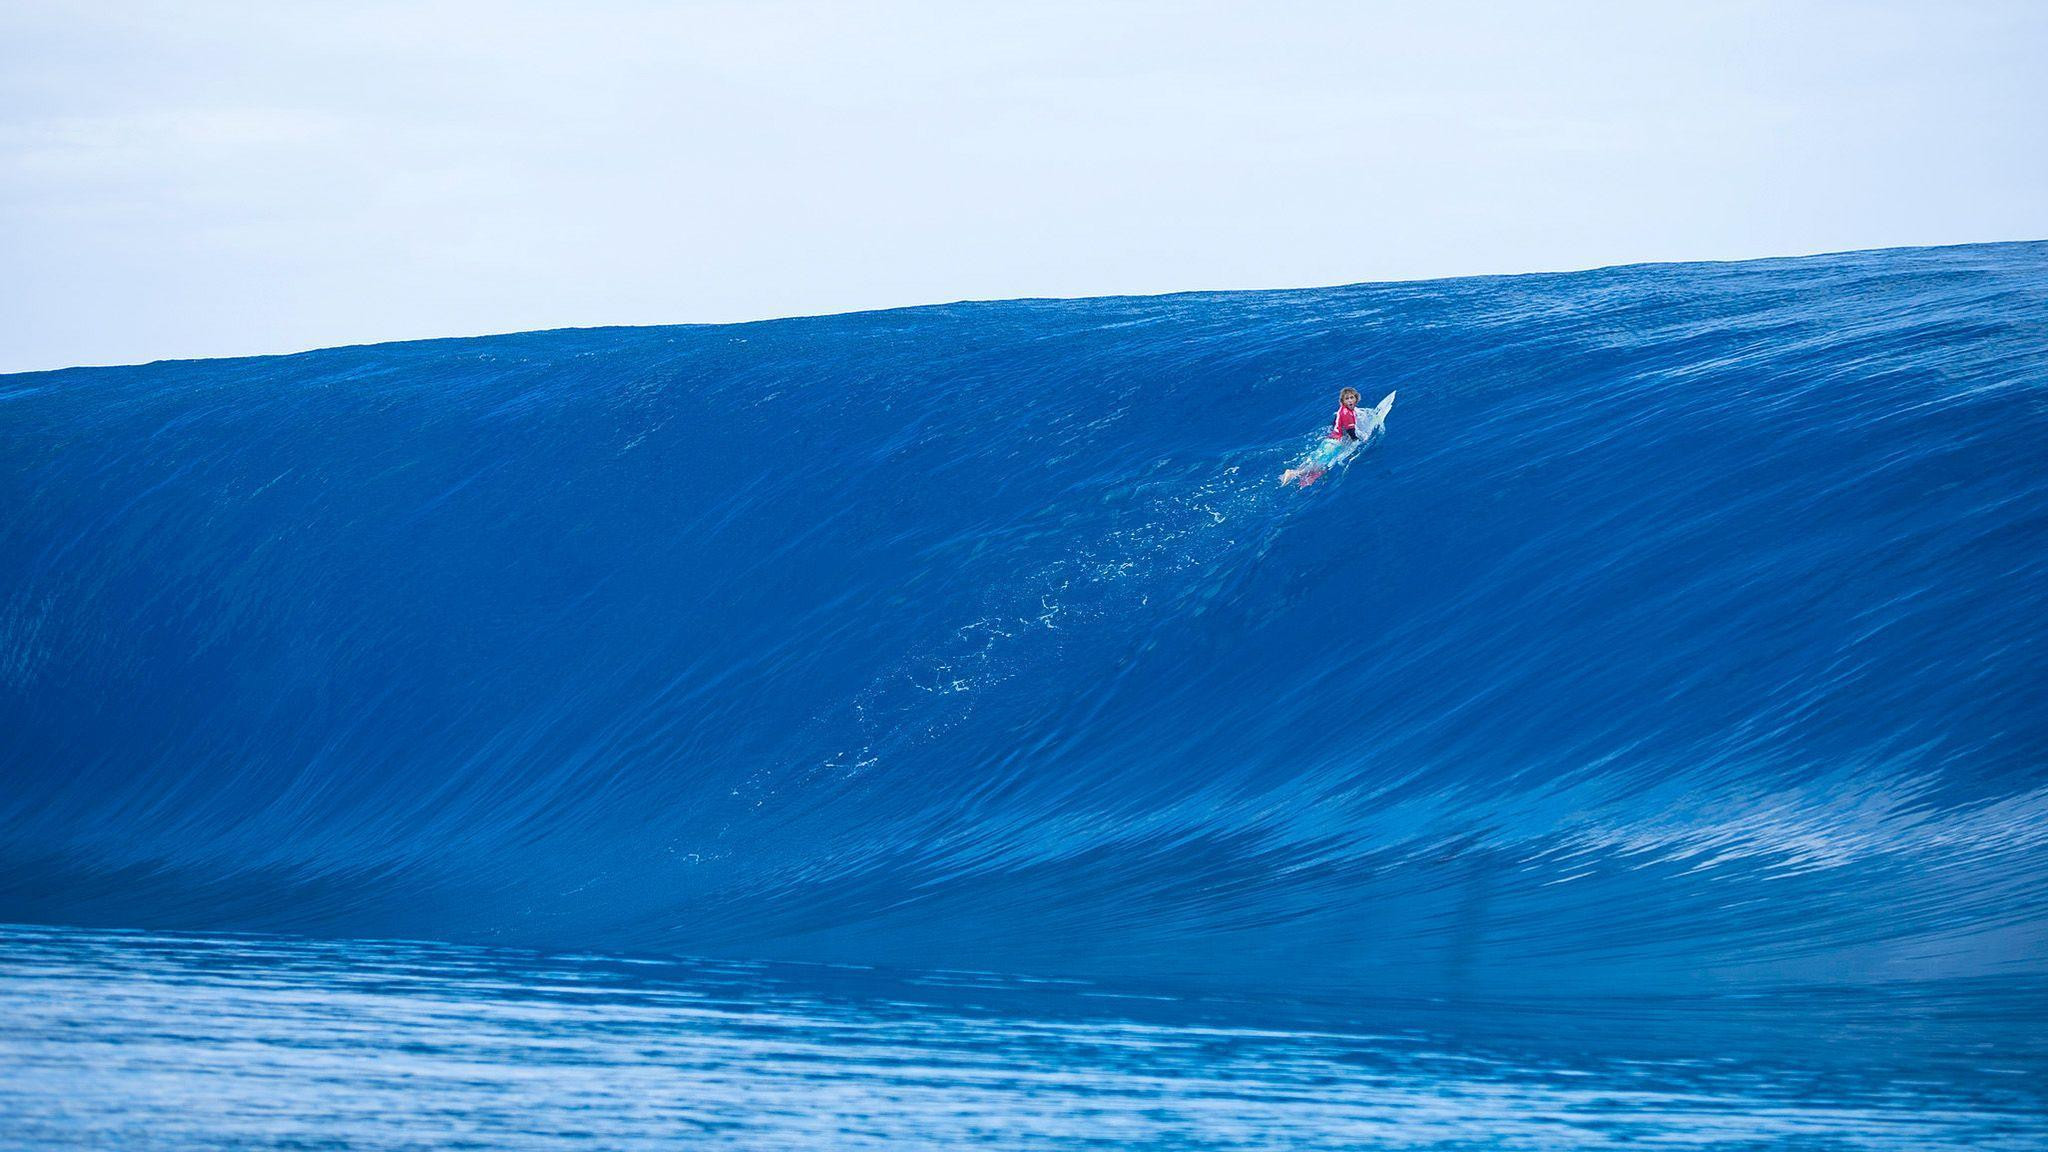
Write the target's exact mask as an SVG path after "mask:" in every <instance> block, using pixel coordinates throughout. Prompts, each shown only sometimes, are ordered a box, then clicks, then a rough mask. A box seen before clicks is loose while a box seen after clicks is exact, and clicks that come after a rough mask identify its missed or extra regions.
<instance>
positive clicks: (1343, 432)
mask: <svg viewBox="0 0 2048 1152" xmlns="http://www.w3.org/2000/svg"><path fill="white" fill-rule="evenodd" d="M1368 431H1369V429H1368ZM1363 438H1364V437H1363V436H1362V435H1361V434H1360V432H1359V431H1358V389H1356V388H1346V389H1344V390H1343V391H1342V392H1339V393H1337V419H1336V420H1335V422H1333V423H1332V424H1331V425H1330V434H1329V436H1328V437H1326V439H1330V440H1335V441H1338V442H1339V444H1340V445H1341V444H1342V442H1343V441H1345V440H1361V439H1363ZM1326 455H1329V456H1334V453H1329V452H1324V451H1318V452H1316V453H1314V454H1312V455H1311V456H1310V457H1309V458H1308V459H1307V460H1304V461H1302V466H1301V467H1299V468H1289V469H1288V470H1287V471H1285V472H1282V473H1281V474H1280V482H1281V483H1282V484H1292V483H1294V481H1295V480H1296V479H1300V480H1301V481H1302V486H1303V487H1306V486H1307V485H1308V484H1309V483H1310V482H1312V481H1313V480H1315V478H1316V477H1317V476H1321V475H1322V474H1323V471H1324V469H1325V467H1327V465H1326V464H1323V463H1321V461H1322V458H1323V457H1324V456H1326Z"/></svg>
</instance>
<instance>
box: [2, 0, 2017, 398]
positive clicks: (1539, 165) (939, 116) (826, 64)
mask: <svg viewBox="0 0 2048 1152" xmlns="http://www.w3.org/2000/svg"><path fill="white" fill-rule="evenodd" d="M2044 237H2048V3H2031V2H2026V0H2020V2H2013V3H1995V2H1983V3H1970V2H1960V3H1959V2H1936V0H1928V2H1925V3H1882V2H1875V0H1873V2H1870V3H1796V2H1794V3H1785V2H1775V3H1773V2H1762V0H1759V2H1755V3H1732V2H1731V3H1719V4H1715V3H1700V4H1676V3H1673V4H1665V3H1591V2H1582V3H1506V2H1502V3H1442V2H1432V3H1417V2H1403V3H1386V4H1372V3H1327V4H1317V3H1294V4H1289V3H1284V2H1262V3H1253V2H1245V3H1127V4H1118V3H1113V2H1100V3H1078V4H1064V3H1043V2H1040V3H1017V4H997V3H974V2H956V3H879V2H877V3H859V2H843V3H812V2H802V0H792V2H788V3H776V2H758V3H738V2H735V3H651V2H649V3H631V2H621V3H603V2H584V3H576V4H569V3H562V4H531V3H521V2H517V0H511V2H501V0H492V2H466V3H431V2H428V3H372V2H362V3H340V2H334V3H306V4H286V3H276V4H263V3H254V4H252V3H233V4H227V3H206V2H179V3H162V4H150V3H104V4H85V3H76V2H52V3H42V2H22V0H0V371H14V370H22V369H31V368H49V367H57V366H62V365H71V364H109V363H129V362H136V361H143V360H152V359H159V358H167V357H189V356H219V355H235V354H244V353H259V352H283V351H293V350H298V349H303V348H312V347H321V346H327V345H334V344H344V343H362V342H368V341H378V340H392V339H402V338H409V337H419V336H453V335H470V334H476V333H484V332H505V331H519V330H524V329H533V328H555V327H566V326H580V325H598V324H660V323H680V322H697V321H725V320H741V319H755V318H760V317H767V316H786V315H802V314H811V313H821V312H837V311H846V310H851V309H862V308H877V307H889V306H894V305H901V304H920V303H934V302H940V301H950V300H958V299H988V298H1004V297H1015V296H1091V295H1102V294H1112V293H1150V292H1167V291H1178V290H1183V289H1200V288H1263V287H1291V286H1306V285H1320V284H1340V283H1351V282H1355V281H1361V280H1387V279H1411V278H1417V277H1433V276H1455V275H1465V274H1471V273H1489V272H1521V271H1537V270H1551V269H1566V268H1585V267H1594V266H1599V265H1605V264H1615V263H1624V262H1633V261H1642V260H1686V259H1740V258H1746V257H1753V256H1770V255H1790V254H1796V253H1809V252H1825V251H1837V250H1842V249H1850V248H1870V247H1882V246H1890V245H1908V244H1946V243H1960V242H1968V241H1985V240H2021V239H2041V238H2044Z"/></svg>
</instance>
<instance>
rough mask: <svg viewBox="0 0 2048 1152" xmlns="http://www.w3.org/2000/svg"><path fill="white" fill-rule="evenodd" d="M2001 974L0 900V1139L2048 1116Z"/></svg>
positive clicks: (912, 1140)
mask: <svg viewBox="0 0 2048 1152" xmlns="http://www.w3.org/2000/svg"><path fill="white" fill-rule="evenodd" d="M1986 991H1987V990H1985V989H1982V988H1975V987H1955V988H1947V989H1940V990H1931V989H1894V990H1890V991H1888V992H1883V993H1865V994H1860V995H1856V996H1841V995H1839V994H1837V995H1833V996H1814V995H1811V994H1806V995H1791V994H1786V995H1781V996H1778V997H1773V998H1770V999H1767V1000H1755V999H1749V1000H1743V999H1736V1000H1717V1001H1695V1002H1671V1001H1663V1002H1651V1001H1630V1000H1599V1001H1579V1002H1576V1003H1574V1004H1573V1005H1571V1006H1570V1007H1569V1010H1568V1011H1560V1010H1559V1006H1557V1005H1521V1006H1509V1005H1487V1006H1465V1007H1462V1008H1454V1007H1449V1006H1444V1005H1427V1004H1424V1005H1417V1004H1407V1005H1401V1004H1380V1005H1373V1004H1368V1003H1348V1004H1345V1005H1342V1006H1341V1011H1339V1010H1337V1006H1332V1005H1327V1004H1325V1005H1319V1006H1304V1005H1282V1004H1274V1003H1247V1002H1229V1001H1217V1000H1213V999H1212V1000H1181V999H1153V998H1136V999H1134V998H1131V997H1129V996H1123V995H1117V994H1113V993H1110V992H1108V991H1106V990H1103V989H1100V988H1094V987H1090V986H1087V985H1076V984H1062V985H1057V986H1053V985H1046V984H1044V983H1043V982H1037V983H1033V982H1026V981H1017V980H1014V979H1006V978H1003V977H997V976H989V975H977V974H966V973H953V974H937V975H922V976H906V975H901V974H896V975H890V974H884V973H879V972H873V971H859V970H849V969H822V968H816V967H809V966H766V965H752V964H737V963H729V962H726V963H715V962H695V963H683V962H652V961H645V960H606V959H601V958H594V957H584V958H539V957H534V956H531V955H519V954H510V953H502V952H493V951H489V950H484V949H474V948H450V947H445V946H430V945H412V944H374V943H362V942H343V943H314V942H304V941H288V940H276V939H253V938H246V937H240V938H235V937H229V938H220V937H165V936H154V935H147V934H141V933H94V932H84V931H77V930H51V929H30V928H10V929H5V930H0V1146H5V1147H10V1148H24V1149H26V1148H38V1149H42V1148H80V1147H83V1148H136V1149H156V1148H164V1149H171V1148H193V1149H200V1148H204V1149H221V1148H364V1149H373V1148H375V1149H382V1148H461V1147H483V1148H568V1147H587V1148H671V1147H726V1148H870V1147H871V1148H957V1147H976V1146H990V1147H1004V1148H1048V1149H1051V1148H1121V1147H1162V1148H1332V1149H1334V1148H1346V1149H1359V1148H1463V1147H1488V1148H1608V1147H1613V1148H1622V1147H1631V1148H1635V1147H1684V1148H1744V1147H1755V1146H1791V1147H1800V1148H1873V1149H1875V1148H1883V1149H1938V1148H1957V1149H1961V1148H1987V1149H2030V1148H2038V1147H2041V1146H2042V1141H2044V1140H2048V1116H2044V1114H2043V1104H2044V1098H2043V1094H2044V1085H2048V1079H2044V1076H2048V1050H2044V1046H2043V1044H2042V1041H2041V1037H2040V1033H2039V1030H2038V1029H2037V1028H2036V1027H2034V1026H2033V1024H2034V1023H2035V1021H2025V1020H2019V1019H2014V1018H2011V1017H2006V1016H2001V1015H1999V1014H1997V1012H1996V1011H1994V1012H1993V1014H1991V1015H1989V1016H1984V1015H1981V1014H1980V1013H1982V1012H1983V1011H1984V1010H1985V1009H1986V1008H1987V1007H1993V1008H1996V1007H1997V1006H1998V1005H2000V1004H2003V1005H2004V1006H2006V1007H2011V1006H2014V1005H2016V1004H2020V1003H2022V1002H2024V1003H2026V1004H2029V1005H2032V1006H2033V1007H2034V1008H2036V1009H2038V1008H2040V1007H2041V1006H2042V1005H2043V1004H2044V1000H2043V998H2042V997H2041V995H2040V994H2039V993H2040V990H2039V989H2035V990H2032V991H2030V992H2027V993H2026V994H2025V995H2021V994H2020V993H2019V991H2018V990H2016V989H2011V988H2008V989H2004V990H2003V994H2002V995H2000V996H1997V997H1991V998H1987V997H1986V996H1985V993H1986ZM1313 1018H1320V1019H1321V1020H1322V1024H1321V1026H1312V1025H1310V1024H1309V1023H1307V1021H1308V1020H1310V1019H1313ZM1702 1042H1705V1043H1706V1044H1707V1046H1706V1047H1704V1048H1696V1047H1695V1046H1697V1045H1699V1044H1701V1043H1702Z"/></svg>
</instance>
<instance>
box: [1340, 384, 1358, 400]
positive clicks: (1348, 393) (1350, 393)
mask: <svg viewBox="0 0 2048 1152" xmlns="http://www.w3.org/2000/svg"><path fill="white" fill-rule="evenodd" d="M1346 400H1349V401H1351V402H1352V403H1353V404H1356V403H1358V389H1356V388H1346V389H1345V390H1343V391H1342V392H1339V393H1337V403H1339V404H1342V403H1343V402H1345V401H1346Z"/></svg>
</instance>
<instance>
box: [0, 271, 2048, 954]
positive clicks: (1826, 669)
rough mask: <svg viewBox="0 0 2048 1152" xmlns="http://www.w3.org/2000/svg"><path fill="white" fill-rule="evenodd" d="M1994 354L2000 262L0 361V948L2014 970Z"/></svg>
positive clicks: (2033, 618) (2004, 295) (2034, 434)
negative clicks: (1373, 430)
mask: <svg viewBox="0 0 2048 1152" xmlns="http://www.w3.org/2000/svg"><path fill="white" fill-rule="evenodd" d="M2044 314H2048V244H2040V243H2028V244H2011V245H1988V246H1973V247H1964V248H1949V249H1924V250H1898V251H1886V252H1870V253H1851V254H1845V255H1841V256H1831V257H1818V258H1811V259H1800V260H1783V261H1759V262H1752V263H1742V264H1725V265H1670V266H1649V267H1634V268H1619V269H1609V270H1603V271H1598V272H1588V273H1574V274H1567V275H1554V276H1553V275H1545V276H1525V277H1494V278H1482V279H1472V280H1452V281H1438V282H1431V283H1421V284H1394V285H1360V286H1355V287H1349V288H1338V289H1324V290H1314V291H1299V292H1257V293H1222V294H1198V295H1186V296H1173V297H1158V298H1145V299H1109V300H1092V301H1063V302H1054V301H1018V302H1010V303H1000V304H975V305H952V306H945V307H937V308H925V309H912V310H907V311H897V312H882V313H869V314H860V315H851V316H839V317H824V318H816V319H804V320H787V321H773V322H767V323H760V324H748V325H733V326H717V327H681V328H653V329H606V330H585V331H568V332H552V333H532V334H526V335H519V336H504V337H491V338H484V339H474V340H447V341H431V342H424V343H412V344H392V345H379V346H373V347H365V348H351V349H336V350H331V351H326V352H316V353H308V354H304V355H300V356H292V357H278V358H264V359H252V360H232V361H202V362H186V363H166V364H157V365H147V366H142V367H135V368H122V369H76V370H69V371H65V372H56V373H40V374H33V375H24V376H15V377H8V378H5V379H4V380H0V398H4V404H5V419H4V420H0V461H4V464H5V467H4V469H0V731H4V732H6V733H7V734H8V738H7V740H6V741H5V743H4V744H0V776H4V779H5V782H6V785H7V786H6V788H5V789H4V794H0V856H4V860H5V868H4V877H5V878H4V879H0V919H9V920H16V921H34V922H48V923H67V924H85V925H108V924H111V925H126V926H141V927H152V928H169V929H237V930H239V929H262V930H284V931H293V932H306V933H313V934H322V935H347V936H358V937H391V936H411V937H420V938H437V939H447V940H454V941H480V940H492V941H499V942H507V943H515V944H521V945H532V946H538V947H547V948H576V949H602V950H614V951H617V950H642V951H664V952H680V953H692V954H705V955H732V956H746V957H756V958H781V959H797V960H822V961H846V962H856V963H885V964H900V963H908V964H918V965H933V964H936V965H941V966H952V967H968V968H977V969H989V970H998V971H1010V972H1036V973H1044V974H1051V975H1065V976H1077V977H1091V978H1110V979H1132V980H1139V981H1147V982H1195V983H1227V984H1230V985H1232V986H1237V987H1262V988H1279V989H1292V990H1299V991H1316V990H1333V989H1344V988H1353V987H1359V986H1366V985H1369V986H1373V987H1381V988H1399V989H1404V990H1409V991H1413V992H1416V993H1418V994H1438V993H1447V992H1459V993H1471V994H1481V993H1488V992H1503V991H1505V992H1530V991H1546V990H1547V991H1562V990H1570V989H1573V988H1590V987H1598V988H1602V989H1638V990H1706V989H1721V990H1728V989H1741V988H1745V987H1756V986H1763V985H1769V984H1779V983H1785V982H1837V983H1839V982H1848V983H1867V982H1881V981H1890V980H1897V979H1921V978H1934V977H2035V976H2039V975H2041V974H2042V973H2043V970H2044V968H2048V948H2044V946H2043V945H2044V940H2048V867H2044V864H2048V848H2044V842H2048V812H2044V805H2048V774H2044V770H2043V765H2042V761H2041V756H2040V749H2041V748H2043V747H2048V731H2044V719H2043V714H2042V713H2041V710H2040V709H2039V708H2038V706H2036V705H2035V704H2034V703H2033V702H2034V701H2035V700H2037V699H2038V697H2039V692H2040V688H2041V685H2042V684H2043V683H2044V675H2043V673H2044V671H2048V645H2044V641H2043V639H2042V632H2041V629H2039V628H2038V627H2036V626H2035V622H2037V621H2038V620H2040V619H2041V618H2042V615H2043V612H2042V609H2043V608H2044V604H2043V593H2042V591H2041V589H2042V588H2043V587H2048V580H2044V575H2048V574H2044V572H2043V571H2042V568H2043V556H2044V554H2048V553H2044V550H2043V549H2042V547H2041V543H2042V541H2043V540H2044V539H2048V531H2044V529H2048V494H2044V483H2043V481H2044V476H2043V468H2042V467H2041V460H2042V456H2041V453H2040V449H2039V445H2040V444H2041V443H2043V442H2044V437H2043V433H2044V432H2048V405H2044V403H2043V388H2044V384H2048V330H2044V329H2043V328H2042V326H2041V325H2040V324H2039V322H2038V318H2039V317H2040V316H2041V315H2044ZM1344 384H1351V385H1355V386H1357V387H1359V388H1360V390H1361V391H1362V392H1365V393H1367V394H1368V395H1382V394H1385V393H1386V392H1390V391H1394V390H1396V389H1398V390H1399V391H1400V394H1401V405H1400V409H1399V411H1398V412H1397V413H1395V414H1394V416H1393V417H1392V418H1391V419H1390V421H1389V429H1388V433H1387V434H1386V435H1384V436H1382V437H1380V438H1379V439H1378V440H1376V442H1375V443H1374V444H1373V445H1372V446H1371V448H1370V449H1369V450H1368V451H1367V452H1365V453H1363V454H1362V455H1361V456H1360V457H1359V458H1358V459H1356V460H1355V461H1353V462H1351V463H1350V464H1349V465H1348V466H1346V467H1345V468H1344V469H1343V470H1342V471H1341V472H1340V473H1339V474H1337V475H1335V476H1333V477H1331V478H1329V479H1328V480H1326V481H1324V482H1323V483H1320V484H1318V485H1317V486H1316V487H1314V488H1312V489H1309V490H1306V491H1303V490H1296V489H1282V488H1280V487H1279V486H1278V485H1276V484H1275V483H1274V480H1275V478H1276V477H1277V476H1278V474H1279V472H1280V470H1281V469H1282V468H1283V467H1285V466H1286V465H1287V463H1288V462H1290V461H1291V460H1293V459H1295V458H1297V457H1298V456H1299V454H1300V453H1301V451H1302V450H1303V449H1304V447H1305V446H1307V445H1308V444H1309V442H1310V438H1311V437H1312V436H1313V435H1316V434H1319V430H1320V428H1319V426H1320V424H1321V423H1322V421H1323V420H1324V419H1325V409H1326V407H1327V406H1328V405H1329V404H1330V402H1331V396H1332V394H1333V393H1334V392H1335V390H1336V388H1337V387H1339V386H1340V385H1344Z"/></svg>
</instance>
